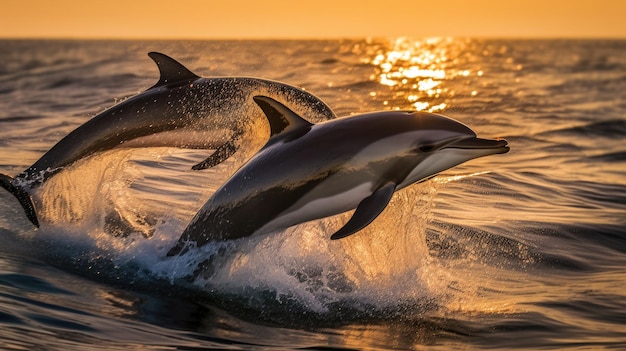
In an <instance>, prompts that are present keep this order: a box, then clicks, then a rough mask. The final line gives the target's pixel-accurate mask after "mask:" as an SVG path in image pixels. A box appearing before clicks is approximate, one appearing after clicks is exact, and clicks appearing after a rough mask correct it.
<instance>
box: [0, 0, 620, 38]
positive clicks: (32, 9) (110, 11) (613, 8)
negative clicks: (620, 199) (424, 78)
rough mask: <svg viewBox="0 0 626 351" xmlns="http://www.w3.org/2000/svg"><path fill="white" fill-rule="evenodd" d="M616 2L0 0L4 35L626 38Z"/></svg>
mask: <svg viewBox="0 0 626 351" xmlns="http://www.w3.org/2000/svg"><path fill="white" fill-rule="evenodd" d="M625 14H626V1H621V0H591V1H589V0H585V1H583V0H511V1H505V0H433V1H419V0H404V1H397V0H378V1H372V0H344V1H341V0H316V1H296V0H265V1H245V0H223V1H201V0H175V1H167V2H165V1H158V0H152V1H147V0H138V1H132V0H108V1H84V0H54V1H49V0H45V1H41V0H35V1H4V2H3V4H2V10H1V11H0V37H5V38H7V37H8V38H24V37H28V38H155V39H173V38H189V39H203V38H207V39H214V38H217V39H220V38H224V39H232V38H241V39H257V38H272V39H275V38H346V37H347V38H355V37H356V38H362V37H397V36H416V37H425V36H467V37H470V36H471V37H520V38H525V37H531V38H537V37H544V38H545V37H548V38H554V37H560V38H561V37H566V38H626V21H625V20H624V15H625Z"/></svg>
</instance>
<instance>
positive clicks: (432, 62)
mask: <svg viewBox="0 0 626 351" xmlns="http://www.w3.org/2000/svg"><path fill="white" fill-rule="evenodd" d="M465 44H466V43H465V41H463V40H458V39H453V38H429V39H423V40H414V39H411V38H405V37H403V38H398V39H396V40H394V41H393V42H391V44H390V45H389V47H388V48H382V47H381V48H379V49H378V50H377V51H376V52H374V53H372V55H371V56H370V57H368V58H366V59H364V60H363V62H364V63H366V64H371V65H373V66H376V68H377V72H376V73H375V74H373V75H372V76H371V77H370V78H371V79H372V80H374V81H377V82H378V83H380V84H381V85H384V86H387V87H389V88H390V89H391V90H392V92H393V95H392V96H391V98H390V99H387V100H384V101H383V104H384V105H386V106H389V107H390V108H392V109H401V108H402V109H405V108H407V107H408V108H410V109H414V110H417V111H428V112H441V111H443V110H446V109H448V108H450V102H451V99H452V97H454V96H455V94H456V92H455V90H454V89H453V88H451V87H450V86H449V85H448V84H446V82H448V81H450V80H453V79H455V78H468V77H482V76H483V74H484V72H483V71H482V70H481V69H466V68H461V67H459V62H460V61H459V57H461V56H462V54H463V51H464V49H463V48H464V47H465ZM379 94H380V92H371V93H370V96H372V97H374V96H377V95H379ZM477 94H478V92H477V91H476V90H472V91H471V93H470V95H471V96H475V95H477ZM379 97H380V96H379ZM407 104H408V106H407Z"/></svg>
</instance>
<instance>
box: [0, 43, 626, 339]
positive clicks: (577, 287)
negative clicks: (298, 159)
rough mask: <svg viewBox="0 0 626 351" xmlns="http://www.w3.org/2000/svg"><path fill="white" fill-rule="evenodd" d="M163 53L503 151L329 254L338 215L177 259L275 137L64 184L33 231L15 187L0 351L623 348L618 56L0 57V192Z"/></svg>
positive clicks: (624, 78)
mask: <svg viewBox="0 0 626 351" xmlns="http://www.w3.org/2000/svg"><path fill="white" fill-rule="evenodd" d="M149 51H160V52H163V53H166V54H168V55H170V56H172V57H174V58H175V59H177V60H179V61H180V62H181V63H183V64H185V65H186V66H187V67H188V68H190V69H191V70H192V71H194V72H196V73H197V74H199V75H201V76H203V77H210V76H251V77H260V78H267V79H273V80H278V81H283V82H286V83H289V84H292V85H296V86H300V87H303V88H305V89H306V90H307V91H309V92H311V93H313V94H315V95H317V96H318V97H320V98H321V99H323V100H324V101H325V102H326V103H327V104H328V105H329V106H331V107H332V108H333V110H334V111H335V112H336V114H337V115H338V116H345V115H350V114H353V113H361V112H369V111H376V110H390V109H410V110H424V111H433V112H438V113H442V114H444V115H447V116H450V117H452V118H455V119H457V120H459V121H461V122H463V123H465V124H467V125H468V126H470V127H471V128H472V129H473V130H474V131H476V132H477V134H478V136H480V137H484V138H505V139H507V140H508V141H509V145H510V147H511V151H510V152H509V153H507V154H504V155H494V156H488V157H484V158H481V159H477V160H472V161H469V162H467V163H465V164H463V165H461V166H458V167H455V168H453V169H450V170H448V171H445V172H443V173H441V174H440V175H438V176H437V177H435V178H434V179H431V180H430V181H427V182H424V183H421V184H416V185H413V186H411V187H408V188H406V189H404V190H402V191H400V192H398V193H396V194H395V195H394V198H393V200H392V203H391V204H390V206H389V207H388V208H387V209H386V210H385V211H384V212H383V214H382V215H381V216H380V217H379V218H378V219H376V220H375V221H374V223H373V224H372V225H371V226H370V227H368V228H366V229H365V230H364V231H363V232H360V233H358V234H355V235H353V236H351V237H349V238H345V239H342V240H339V241H330V240H329V235H330V234H332V233H333V232H334V230H336V229H337V228H339V227H340V226H341V225H342V223H344V222H345V220H346V219H347V218H348V214H344V215H340V216H336V217H331V218H327V219H323V220H319V221H314V222H310V223H305V224H302V225H298V226H295V227H292V228H289V229H287V230H285V231H284V232H280V233H272V234H269V235H264V236H259V237H250V238H245V239H241V240H237V241H233V242H227V243H225V244H223V245H220V246H219V247H216V246H215V245H207V247H205V248H203V249H200V250H196V251H195V252H193V253H191V254H189V255H186V256H183V257H176V258H167V257H165V253H166V252H167V250H168V249H169V247H170V246H171V245H172V243H173V242H174V241H175V240H176V239H177V238H178V236H179V235H180V233H181V232H182V230H183V229H184V228H185V226H186V224H187V223H188V222H189V220H190V219H191V218H192V217H193V215H194V214H195V212H196V211H197V210H198V209H199V208H200V207H201V206H202V204H203V203H204V202H205V201H206V199H208V197H209V196H210V195H211V193H212V192H213V191H215V189H216V188H217V187H218V186H219V185H220V184H221V183H222V182H223V181H224V180H226V179H227V178H228V176H229V175H230V174H232V172H234V171H235V170H236V169H237V167H239V166H240V165H241V164H243V162H245V160H246V159H247V158H248V157H250V155H251V154H253V153H254V151H255V150H256V148H258V146H259V145H262V144H263V142H264V140H265V139H266V138H267V133H268V131H267V130H266V129H265V128H264V126H263V125H260V126H259V127H258V128H257V130H254V132H253V133H251V135H247V136H245V138H247V141H248V142H246V145H247V147H244V148H243V150H241V151H240V152H238V153H237V154H235V156H233V157H232V158H231V159H229V160H228V161H227V162H225V163H224V164H222V165H220V166H217V167H215V168H212V169H209V170H204V171H192V170H191V166H192V165H194V164H196V163H197V162H199V161H201V160H203V159H204V158H206V157H207V156H208V154H207V151H206V150H182V149H176V148H143V149H132V150H116V151H110V152H107V153H104V154H99V155H96V156H93V157H90V158H88V159H86V160H83V161H81V162H79V163H78V164H75V165H72V166H71V167H68V168H67V169H64V170H63V171H62V172H60V173H59V174H58V175H56V176H55V177H53V178H52V179H51V180H50V182H48V183H47V184H46V185H45V186H44V187H43V188H42V189H39V190H38V191H37V192H36V193H35V194H34V195H33V196H35V197H36V199H37V201H38V202H39V203H40V204H41V216H42V218H43V221H42V222H43V225H42V226H41V228H39V229H35V228H33V226H32V225H31V224H30V223H29V222H28V220H27V219H26V217H25V216H24V214H23V212H22V210H21V208H20V207H19V205H18V204H17V202H16V201H15V199H14V198H13V197H12V196H11V195H10V194H8V192H6V191H4V190H2V191H0V330H1V331H0V348H1V349H5V350H24V349H29V350H30V349H38V350H92V349H106V350H117V349H119V350H127V349H131V348H132V349H138V350H171V349H181V350H202V349H232V350H274V349H281V350H316V349H322V350H354V349H357V350H390V349H393V350H415V349H418V350H419V349H443V350H448V349H624V348H626V138H625V137H626V41H620V40H612V41H600V40H477V39H461V38H452V39H448V38H428V39H423V38H397V39H378V40H343V41H339V40H332V41H324V40H322V41H63V40H59V41H38V40H22V41H10V40H4V41H0V62H2V63H1V64H0V173H5V174H9V175H16V174H17V173H19V172H20V171H22V170H23V169H25V168H26V167H28V166H30V165H31V164H32V163H33V162H34V161H36V160H37V159H38V158H39V157H41V156H42V155H43V153H44V152H45V151H47V150H48V149H49V148H50V147H52V145H54V144H55V143H56V142H57V141H59V140H60V139H61V138H62V137H63V136H65V135H67V133H69V132H70V131H71V130H73V129H74V128H76V127H77V126H79V125H81V124H82V123H84V122H85V121H87V120H88V119H89V118H90V117H92V116H94V115H95V114H97V113H98V112H100V111H102V110H104V109H105V108H107V107H110V106H111V105H113V104H115V103H116V102H118V101H122V100H124V99H125V98H127V97H129V96H132V95H134V94H137V93H139V92H141V91H143V90H145V89H147V88H149V87H150V86H152V85H153V84H154V83H155V82H156V81H157V80H158V70H157V69H156V66H155V65H154V64H153V62H152V61H151V60H150V59H149V58H148V57H147V56H146V54H147V52H149ZM305 117H306V116H305ZM303 162H306V160H303ZM110 214H115V215H116V216H118V217H120V218H123V219H125V220H126V222H127V223H130V225H129V226H127V227H122V228H120V227H114V228H112V227H111V226H110V221H107V220H106V219H107V218H110V217H108V215H110ZM206 257H212V258H213V260H214V266H213V267H212V269H211V270H210V271H207V272H204V273H203V274H200V275H199V276H194V275H193V271H194V270H195V269H196V268H197V264H198V262H200V261H202V260H203V259H204V258H206ZM192 276H194V278H192Z"/></svg>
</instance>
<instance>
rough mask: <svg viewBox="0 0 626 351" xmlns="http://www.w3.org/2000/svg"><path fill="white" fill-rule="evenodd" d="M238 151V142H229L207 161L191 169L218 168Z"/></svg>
mask: <svg viewBox="0 0 626 351" xmlns="http://www.w3.org/2000/svg"><path fill="white" fill-rule="evenodd" d="M238 149H239V147H238V146H237V144H236V140H229V141H227V142H226V143H224V144H222V145H221V146H220V147H218V148H217V149H216V150H215V152H214V153H213V154H211V156H209V157H207V159H206V160H204V161H202V162H200V163H198V164H197V165H195V166H193V167H191V169H193V170H196V171H197V170H202V169H207V168H211V167H214V166H217V165H219V164H220V163H222V162H224V161H226V160H227V159H228V158H229V157H231V156H232V155H233V154H234V153H235V152H237V150H238Z"/></svg>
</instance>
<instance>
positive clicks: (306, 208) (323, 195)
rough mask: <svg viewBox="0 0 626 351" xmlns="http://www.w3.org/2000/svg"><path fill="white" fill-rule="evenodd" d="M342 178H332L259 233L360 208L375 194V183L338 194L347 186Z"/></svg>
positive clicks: (266, 225) (360, 185)
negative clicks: (338, 190) (373, 191)
mask: <svg viewBox="0 0 626 351" xmlns="http://www.w3.org/2000/svg"><path fill="white" fill-rule="evenodd" d="M338 178H340V177H330V178H329V179H328V180H326V181H324V182H323V183H322V184H320V185H318V186H317V187H315V188H314V189H313V190H311V191H310V192H309V193H307V194H306V195H305V196H304V197H302V198H301V199H300V200H298V201H297V202H296V203H294V204H293V205H292V206H290V207H289V208H288V209H286V210H285V211H283V212H282V213H281V214H280V215H278V216H277V217H276V218H275V219H274V220H272V221H270V222H269V223H267V224H265V225H264V226H263V227H261V228H260V229H259V231H260V232H272V231H274V230H278V229H281V228H286V227H290V226H292V225H294V224H298V223H303V222H307V221H311V220H314V219H319V218H324V217H328V216H332V215H335V214H338V213H343V212H346V211H349V210H352V209H354V208H356V206H357V205H358V204H359V202H361V200H363V199H364V198H366V197H368V196H370V195H371V194H372V189H373V188H374V185H373V183H371V182H367V183H362V184H359V185H357V186H355V187H351V188H348V189H346V190H344V191H343V192H336V191H337V189H341V185H342V184H341V183H344V181H343V180H341V179H338ZM343 188H345V184H343Z"/></svg>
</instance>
